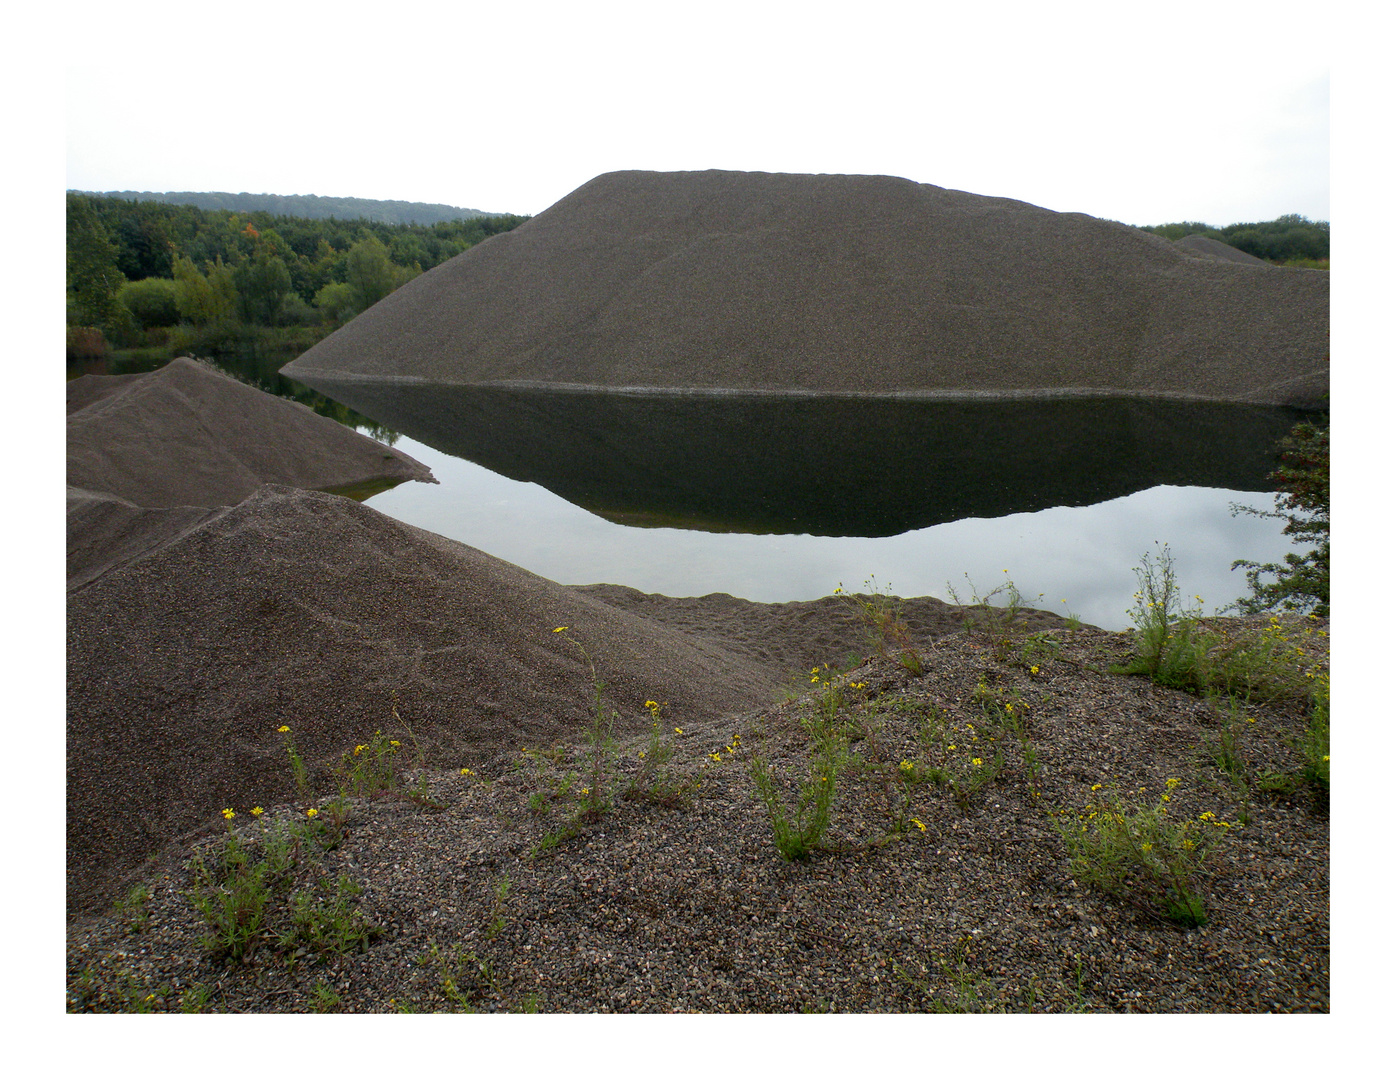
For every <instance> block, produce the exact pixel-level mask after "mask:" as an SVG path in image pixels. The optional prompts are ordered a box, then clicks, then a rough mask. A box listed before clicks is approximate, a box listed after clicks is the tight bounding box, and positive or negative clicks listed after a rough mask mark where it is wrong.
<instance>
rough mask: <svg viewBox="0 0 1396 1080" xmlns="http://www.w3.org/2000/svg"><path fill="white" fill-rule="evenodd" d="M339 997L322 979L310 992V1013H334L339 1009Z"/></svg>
mask: <svg viewBox="0 0 1396 1080" xmlns="http://www.w3.org/2000/svg"><path fill="white" fill-rule="evenodd" d="M339 1004H340V1002H339V995H338V994H336V993H335V992H334V988H333V987H332V986H330V984H329V983H327V982H325V980H324V979H319V980H317V981H316V983H315V989H314V990H312V991H311V992H310V1011H311V1012H317V1013H328V1012H334V1011H335V1010H336V1009H338V1008H339Z"/></svg>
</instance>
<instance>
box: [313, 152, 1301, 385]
mask: <svg viewBox="0 0 1396 1080" xmlns="http://www.w3.org/2000/svg"><path fill="white" fill-rule="evenodd" d="M1327 355H1328V276H1327V274H1326V273H1323V272H1322V271H1310V270H1295V269H1283V268H1277V267H1256V266H1254V265H1249V266H1248V265H1239V264H1233V263H1230V262H1227V261H1224V260H1219V259H1214V258H1198V257H1196V256H1195V255H1192V254H1189V253H1187V252H1186V251H1184V250H1182V249H1180V248H1178V247H1176V246H1175V245H1173V244H1172V243H1170V242H1169V241H1167V240H1164V239H1162V238H1161V237H1157V236H1154V235H1152V234H1149V233H1145V232H1143V231H1141V230H1138V229H1134V228H1131V227H1129V226H1126V225H1121V224H1118V223H1115V222H1110V221H1102V220H1100V219H1097V218H1092V217H1089V216H1086V215H1084V214H1061V213H1054V212H1052V211H1048V210H1044V209H1041V208H1040V207H1036V206H1032V205H1029V204H1027V203H1023V202H1017V201H1015V200H1012V199H1002V198H987V197H984V196H980V195H972V194H968V193H966V192H961V191H950V190H946V189H944V188H938V187H934V186H932V185H929V184H917V183H913V182H911V181H909V180H901V179H896V178H892V177H885V176H834V175H819V176H806V175H792V174H768V173H735V172H719V171H709V172H685V173H651V172H618V173H607V174H605V175H603V176H599V177H597V178H596V179H594V180H592V181H591V182H589V183H587V184H585V185H583V186H582V187H581V188H579V189H578V190H576V191H574V192H573V193H572V194H570V195H568V196H567V197H566V198H564V199H562V200H561V201H560V202H558V203H557V204H555V205H554V206H552V207H550V208H549V209H548V210H547V211H545V212H544V213H542V214H540V215H539V216H538V217H536V218H534V219H532V220H531V221H529V222H527V223H525V224H524V225H522V226H520V227H519V228H518V229H515V230H514V231H512V232H509V233H506V234H502V235H499V236H496V237H493V238H491V239H490V240H488V241H486V242H485V243H483V244H480V245H478V246H477V247H475V248H472V249H471V250H469V251H467V252H465V253H464V254H462V255H460V256H458V257H457V258H455V259H452V260H450V261H449V262H447V263H444V264H442V265H441V266H439V267H437V268H436V269H434V270H432V271H431V272H429V273H427V274H424V275H422V276H421V277H419V278H417V279H415V280H414V281H412V282H411V283H409V284H408V285H406V286H404V287H403V288H402V289H400V290H398V291H397V292H395V293H394V294H393V295H391V296H390V297H388V298H387V299H386V300H384V301H382V302H381V303H379V304H377V305H375V306H374V307H373V308H371V309H370V310H369V311H367V312H365V313H364V314H362V315H360V316H359V317H358V318H357V319H355V320H354V321H353V322H351V323H349V324H348V325H347V326H345V327H343V328H342V329H340V330H339V331H338V332H336V333H335V334H332V335H331V336H330V337H328V338H326V339H325V340H324V341H322V342H320V343H319V344H318V345H316V346H315V347H314V348H312V349H310V350H309V351H308V352H306V353H305V354H304V355H303V356H301V357H300V358H299V359H297V360H296V361H294V362H293V363H292V364H291V365H289V366H288V367H287V368H286V373H287V374H288V375H292V376H294V377H295V378H297V379H299V380H301V381H303V382H306V383H309V384H310V385H312V386H315V387H316V388H318V389H321V390H324V391H325V392H328V393H331V394H332V395H333V396H336V397H337V398H338V399H339V400H345V401H348V402H350V403H351V404H352V403H353V384H354V383H355V382H356V381H357V382H360V383H362V382H363V381H365V380H368V381H381V380H384V379H389V380H391V379H400V378H408V379H416V380H427V381H431V382H444V383H457V384H481V383H506V384H518V383H522V384H526V385H534V384H541V385H558V384H571V385H579V386H594V387H602V388H611V389H616V388H626V387H629V388H658V389H670V390H673V389H702V390H766V391H774V392H788V391H808V392H823V393H894V392H895V393H915V394H933V395H946V394H948V395H977V394H993V395H1005V394H1007V395H1011V394H1023V393H1051V394H1060V393H1073V392H1091V393H1123V394H1138V395H1165V396H1166V395H1182V396H1187V397H1201V398H1209V399H1216V400H1229V401H1244V402H1252V403H1263V404H1292V405H1312V404H1315V403H1317V402H1319V401H1320V400H1321V399H1322V396H1323V395H1324V394H1325V393H1326V392H1327V389H1328V361H1327Z"/></svg>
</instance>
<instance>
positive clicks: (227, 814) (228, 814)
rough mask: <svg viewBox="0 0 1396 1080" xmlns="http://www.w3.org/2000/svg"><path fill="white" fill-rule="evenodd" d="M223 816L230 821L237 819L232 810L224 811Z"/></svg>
mask: <svg viewBox="0 0 1396 1080" xmlns="http://www.w3.org/2000/svg"><path fill="white" fill-rule="evenodd" d="M223 816H224V817H225V818H227V819H228V820H229V821H232V820H233V818H235V817H237V815H236V814H235V813H233V812H232V810H224V811H223Z"/></svg>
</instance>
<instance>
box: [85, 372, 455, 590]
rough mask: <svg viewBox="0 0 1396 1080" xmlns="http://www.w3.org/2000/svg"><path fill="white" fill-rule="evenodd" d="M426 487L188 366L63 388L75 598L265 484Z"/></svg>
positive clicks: (391, 457) (292, 408) (366, 446)
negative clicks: (405, 484)
mask: <svg viewBox="0 0 1396 1080" xmlns="http://www.w3.org/2000/svg"><path fill="white" fill-rule="evenodd" d="M405 480H420V481H423V482H424V483H430V484H434V483H436V478H435V477H433V476H432V475H431V470H430V469H428V468H427V467H426V466H425V465H423V464H421V462H419V461H416V460H414V459H413V458H410V457H408V456H407V455H406V454H404V453H402V452H401V451H400V450H394V449H393V448H392V447H390V446H384V445H383V444H382V443H379V442H376V441H375V440H373V439H370V438H368V437H367V436H364V435H360V434H359V433H358V432H356V431H353V430H352V429H350V428H347V427H345V426H344V425H343V424H339V423H336V422H335V421H334V420H331V419H329V418H328V417H325V416H320V415H318V414H316V413H315V412H313V411H311V410H310V409H308V408H306V407H305V406H304V405H301V404H298V403H296V402H293V401H287V400H285V399H284V398H279V397H274V396H273V395H271V394H267V393H264V392H263V391H261V390H258V389H256V388H255V387H251V386H247V385H245V384H243V383H240V382H238V381H237V380H236V379H232V378H230V377H228V376H227V375H224V374H222V373H221V372H218V371H215V370H214V369H213V368H210V367H208V366H206V365H205V364H202V363H199V362H197V361H195V360H190V359H188V358H187V357H181V358H180V359H177V360H173V361H171V362H170V363H169V364H167V365H165V366H164V367H162V368H159V369H158V370H156V371H152V372H150V373H149V374H141V375H84V376H83V377H82V378H79V379H74V380H72V381H71V382H69V383H68V523H67V525H68V538H67V539H68V588H69V589H70V590H72V589H80V588H82V587H83V586H85V585H87V584H88V583H89V582H91V581H93V580H95V579H96V578H98V577H100V576H101V575H102V574H104V573H106V572H108V571H109V570H111V569H112V568H114V567H117V566H120V565H122V564H123V563H125V562H128V561H130V560H132V559H137V558H140V557H142V556H144V555H146V554H148V553H149V552H151V551H154V550H156V549H157V548H159V547H160V546H161V545H163V544H166V543H169V542H170V541H171V540H173V539H175V538H177V537H178V536H180V535H181V534H183V533H184V532H186V531H187V530H189V529H191V528H193V527H194V526H196V525H198V524H200V523H202V522H203V521H206V520H207V519H208V518H209V517H211V516H212V515H213V514H214V513H215V512H216V511H217V510H219V509H221V508H223V507H227V506H232V505H234V504H236V503H239V502H241V501H242V500H243V499H245V498H247V497H248V496H249V495H251V494H252V493H253V492H254V491H256V490H257V488H258V487H259V486H260V485H262V484H264V483H275V484H288V485H292V486H295V487H304V488H314V489H319V490H330V491H341V492H345V493H350V492H354V491H355V489H359V491H360V492H361V493H365V494H371V493H372V492H373V491H375V490H382V489H383V488H385V487H391V486H393V485H394V484H398V483H402V482H403V481H405Z"/></svg>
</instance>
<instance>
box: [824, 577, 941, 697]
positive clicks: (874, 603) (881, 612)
mask: <svg viewBox="0 0 1396 1080" xmlns="http://www.w3.org/2000/svg"><path fill="white" fill-rule="evenodd" d="M863 585H864V586H865V587H866V588H867V590H868V591H867V593H866V594H862V595H851V594H849V593H846V592H844V591H843V582H842V581H840V582H839V585H838V588H837V589H835V590H834V595H835V596H841V597H846V598H847V599H848V601H849V602H850V603H851V604H852V605H853V608H854V611H855V613H856V614H857V617H858V620H859V621H860V622H861V623H862V624H863V625H864V627H866V629H867V633H868V644H869V645H870V646H871V647H872V649H873V651H874V652H876V654H877V655H878V656H880V657H882V658H883V659H884V660H885V659H890V658H892V657H893V656H895V659H896V660H897V661H898V662H899V663H900V664H901V665H902V667H904V668H906V670H907V671H909V672H911V674H913V675H916V676H920V675H921V673H922V671H923V670H924V666H923V663H922V660H921V654H920V652H918V651H917V649H916V645H915V643H914V642H913V641H912V637H911V628H910V627H909V626H907V623H906V619H905V618H904V617H903V615H902V602H901V600H900V598H898V597H896V596H894V595H893V594H892V586H891V584H890V583H889V584H888V586H887V589H886V591H885V592H884V591H883V590H882V589H881V588H879V587H878V584H877V578H875V577H870V578H868V579H867V580H866V581H864V582H863Z"/></svg>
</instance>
